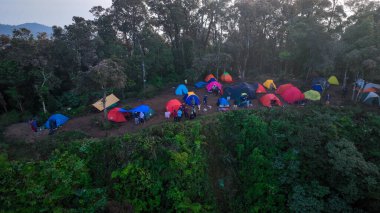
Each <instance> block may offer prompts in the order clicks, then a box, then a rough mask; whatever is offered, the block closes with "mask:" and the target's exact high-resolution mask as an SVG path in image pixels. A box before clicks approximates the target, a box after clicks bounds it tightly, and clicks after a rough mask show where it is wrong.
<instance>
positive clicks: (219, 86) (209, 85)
mask: <svg viewBox="0 0 380 213" xmlns="http://www.w3.org/2000/svg"><path fill="white" fill-rule="evenodd" d="M214 86H216V87H218V89H219V91H220V92H223V90H222V85H221V84H220V83H219V82H217V81H213V82H211V83H209V84H207V86H206V89H207V91H208V92H211V91H212V88H213V87H214Z"/></svg>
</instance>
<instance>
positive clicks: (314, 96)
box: [303, 90, 321, 101]
mask: <svg viewBox="0 0 380 213" xmlns="http://www.w3.org/2000/svg"><path fill="white" fill-rule="evenodd" d="M303 94H304V95H305V99H307V100H311V101H319V100H321V94H320V93H319V92H317V91H315V90H309V91H307V92H304V93H303Z"/></svg>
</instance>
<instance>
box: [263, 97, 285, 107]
mask: <svg viewBox="0 0 380 213" xmlns="http://www.w3.org/2000/svg"><path fill="white" fill-rule="evenodd" d="M260 102H261V104H262V105H263V106H266V107H272V106H273V105H276V106H282V103H281V101H280V99H278V98H277V97H276V96H275V95H273V94H266V95H264V96H263V97H261V98H260Z"/></svg>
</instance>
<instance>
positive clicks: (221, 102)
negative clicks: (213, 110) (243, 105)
mask: <svg viewBox="0 0 380 213" xmlns="http://www.w3.org/2000/svg"><path fill="white" fill-rule="evenodd" d="M229 105H230V103H228V101H227V99H225V98H219V99H218V106H229Z"/></svg>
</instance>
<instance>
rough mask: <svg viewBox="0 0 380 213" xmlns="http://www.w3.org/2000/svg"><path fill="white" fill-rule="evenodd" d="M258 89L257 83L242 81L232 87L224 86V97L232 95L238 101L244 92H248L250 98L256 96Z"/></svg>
mask: <svg viewBox="0 0 380 213" xmlns="http://www.w3.org/2000/svg"><path fill="white" fill-rule="evenodd" d="M256 90H257V87H255V85H252V84H249V83H240V84H237V85H234V86H230V87H224V89H223V97H228V96H229V97H230V98H231V99H234V100H236V101H239V100H240V96H241V94H242V93H247V94H248V98H249V99H254V98H256Z"/></svg>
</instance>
